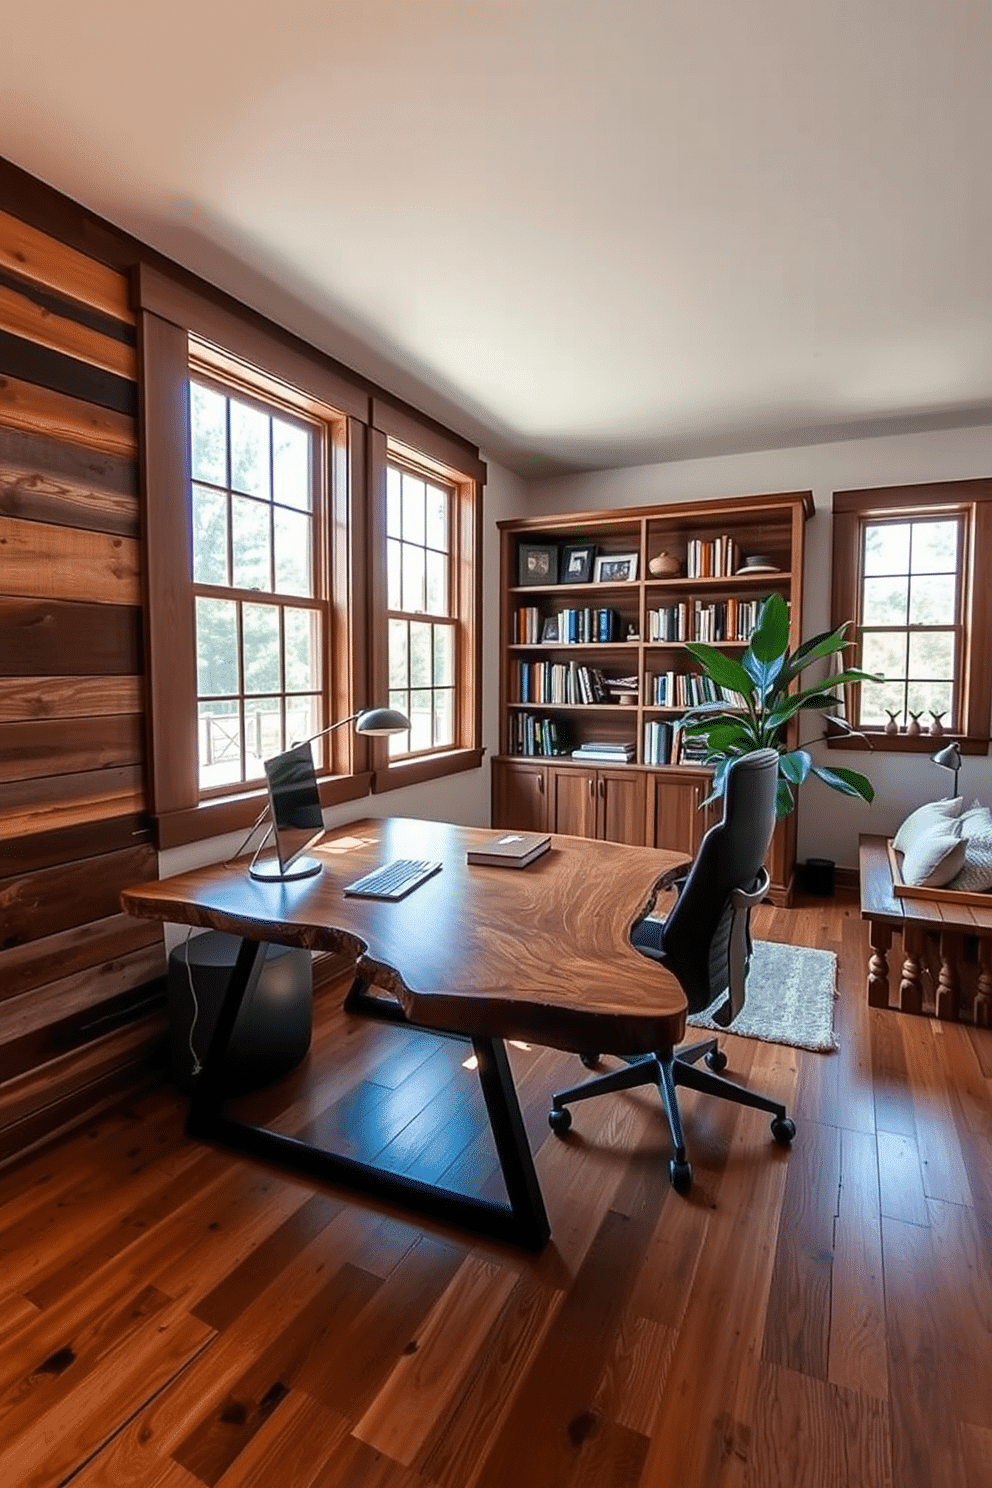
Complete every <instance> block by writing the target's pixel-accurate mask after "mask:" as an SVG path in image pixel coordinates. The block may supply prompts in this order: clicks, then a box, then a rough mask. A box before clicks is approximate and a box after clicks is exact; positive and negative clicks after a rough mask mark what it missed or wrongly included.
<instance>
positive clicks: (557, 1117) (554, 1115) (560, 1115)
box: [548, 1106, 572, 1137]
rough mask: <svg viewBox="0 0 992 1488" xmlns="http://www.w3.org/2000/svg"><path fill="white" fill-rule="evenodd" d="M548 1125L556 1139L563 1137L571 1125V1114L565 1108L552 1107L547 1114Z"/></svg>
mask: <svg viewBox="0 0 992 1488" xmlns="http://www.w3.org/2000/svg"><path fill="white" fill-rule="evenodd" d="M548 1125H549V1126H550V1128H551V1130H552V1131H553V1132H554V1134H555V1136H556V1137H563V1136H564V1135H565V1133H566V1132H567V1131H568V1129H569V1127H570V1126H571V1125H572V1113H571V1111H570V1110H569V1109H568V1107H567V1106H552V1107H551V1110H550V1111H549V1112H548Z"/></svg>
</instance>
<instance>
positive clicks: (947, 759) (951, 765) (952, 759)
mask: <svg viewBox="0 0 992 1488" xmlns="http://www.w3.org/2000/svg"><path fill="white" fill-rule="evenodd" d="M930 759H931V761H932V762H933V764H935V765H940V767H941V769H942V770H953V771H954V785H953V787H952V789H951V795H952V796H956V795H957V793H958V771H959V770H960V768H961V751H960V749H959V748H958V746H957V742H956V741H955V742H954V743H951V744H945V745H944V748H943V749H938V750H937V753H936V754H932V755H931V756H930Z"/></svg>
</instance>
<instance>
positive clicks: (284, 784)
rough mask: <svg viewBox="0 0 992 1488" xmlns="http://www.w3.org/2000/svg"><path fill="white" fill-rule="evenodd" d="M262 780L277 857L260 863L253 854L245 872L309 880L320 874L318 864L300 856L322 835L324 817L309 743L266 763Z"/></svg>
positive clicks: (313, 860) (252, 874)
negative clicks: (264, 782) (265, 791)
mask: <svg viewBox="0 0 992 1488" xmlns="http://www.w3.org/2000/svg"><path fill="white" fill-rule="evenodd" d="M265 778H266V781H267V782H268V787H269V812H270V816H271V828H270V830H271V831H272V832H273V834H274V835H275V840H276V853H277V856H276V857H275V858H267V859H265V861H264V862H261V863H259V862H258V861H257V857H258V854H257V853H256V855H255V859H253V860H252V863H251V866H250V868H249V870H248V871H249V873H250V874H251V876H252V878H260V879H268V880H269V881H273V880H274V881H276V882H279V881H284V880H289V879H294V878H310V877H311V876H312V875H313V874H315V873H319V872H320V870H321V864H320V863H319V862H318V860H317V859H316V858H307V857H303V856H302V854H303V853H305V852H306V850H307V848H308V847H312V846H313V844H314V843H315V842H316V841H317V840H318V838H319V837H320V836H321V834H322V833H323V830H324V817H323V813H322V811H321V809H320V792H319V790H318V789H317V774H316V771H315V770H314V767H313V752H312V751H311V748H310V744H309V741H308V742H307V743H305V744H297V745H296V747H295V748H294V749H287V750H286V752H285V754H277V755H275V756H274V757H273V758H272V759H268V760H266V761H265Z"/></svg>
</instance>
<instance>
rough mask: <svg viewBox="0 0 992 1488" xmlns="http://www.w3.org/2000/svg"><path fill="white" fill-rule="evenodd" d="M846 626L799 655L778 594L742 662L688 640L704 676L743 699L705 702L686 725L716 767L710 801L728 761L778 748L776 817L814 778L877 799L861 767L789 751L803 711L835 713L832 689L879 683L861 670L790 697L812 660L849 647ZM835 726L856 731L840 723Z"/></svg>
mask: <svg viewBox="0 0 992 1488" xmlns="http://www.w3.org/2000/svg"><path fill="white" fill-rule="evenodd" d="M847 629H848V626H847V624H846V623H845V624H844V625H841V626H839V627H838V628H837V630H834V631H824V632H823V633H822V634H821V635H817V636H813V638H812V639H811V640H808V641H804V642H803V644H802V645H801V646H797V647H796V650H795V651H790V650H789V611H788V607H787V605H786V603H785V600H784V599H783V598H782V596H781V595H780V594H772V595H771V596H770V597H769V598H768V599H767V600H766V601H765V603H764V604H763V605H762V607H761V611H760V613H759V615H758V623H757V625H756V626H755V629H754V632H753V634H752V636H751V640H750V643H749V644H748V647H747V650H746V651H745V652H744V655H743V656H742V657H741V659H740V661H735V660H734V659H733V657H731V656H728V655H727V654H726V653H725V652H723V651H717V650H715V649H714V647H712V646H706V645H703V644H702V643H701V642H698V641H695V642H690V643H689V645H688V646H687V648H686V649H687V650H689V651H691V652H692V654H693V656H694V657H695V658H696V660H697V661H698V662H699V665H700V667H701V668H702V670H703V672H704V673H705V675H706V676H707V677H708V678H709V679H710V681H711V682H713V683H714V684H715V685H716V686H717V687H718V688H720V689H721V691H723V692H724V693H726V692H728V691H729V692H731V693H733V694H736V697H737V698H738V699H739V700H740V701H739V703H738V702H736V701H735V702H731V701H729V700H725V701H723V702H714V703H702V704H700V705H699V706H698V707H694V708H690V709H689V710H688V712H687V713H686V714H685V716H684V718H683V719H682V720H681V722H682V728H683V731H684V733H685V735H686V736H687V737H689V738H695V739H700V740H702V741H703V742H704V744H705V746H706V755H705V763H706V764H711V765H713V766H714V773H713V789H712V791H711V792H710V795H709V796H708V797H707V800H708V801H714V800H717V799H718V798H719V797H720V796H721V795H722V794H723V781H724V775H725V774H726V771H727V766H728V765H729V764H730V762H731V760H733V759H736V758H737V757H738V756H739V755H742V754H749V753H750V752H751V750H753V749H776V750H778V755H779V762H778V771H779V778H778V793H777V798H776V803H775V807H776V815H778V816H780V817H781V816H787V815H788V814H789V812H790V811H791V810H792V809H793V807H794V806H795V794H794V790H793V787H795V786H797V785H802V783H803V781H804V780H805V779H806V778H807V776H809V775H815V776H817V778H818V779H819V780H822V781H823V782H824V784H825V785H829V786H830V787H831V788H832V789H833V790H836V791H840V792H841V793H842V794H843V795H845V796H858V797H860V798H861V800H863V801H872V800H874V797H875V790H874V787H873V786H872V784H871V782H870V781H869V780H867V779H866V778H865V776H864V775H859V774H858V772H857V771H856V770H847V769H843V768H841V767H840V766H834V767H833V768H831V769H828V768H827V767H826V766H824V765H817V764H814V762H813V759H812V756H811V755H810V754H809V752H808V751H807V750H806V749H804V748H802V747H801V746H800V747H798V748H796V749H790V748H789V746H788V744H787V741H786V726H787V724H788V723H789V722H790V720H791V719H793V718H795V717H796V715H797V714H798V713H801V712H806V711H810V710H819V711H825V710H826V709H828V708H835V707H836V706H837V705H838V704H839V703H840V701H841V699H840V698H839V697H838V696H837V695H836V694H835V693H834V692H832V691H829V690H827V688H828V687H829V688H835V687H842V686H843V685H844V684H845V683H846V682H866V681H875V680H878V679H877V678H874V677H873V676H872V674H871V673H870V672H863V671H861V670H860V669H859V668H857V667H851V668H849V669H848V670H846V671H840V672H836V673H834V675H833V676H831V677H830V679H829V683H828V684H825V683H820V684H818V685H817V686H814V687H810V688H807V689H805V690H803V689H802V688H799V689H798V690H797V691H795V692H790V691H789V688H790V687H791V685H792V684H793V683H794V682H796V681H798V679H799V676H800V674H801V673H802V672H803V671H805V669H806V667H808V666H811V665H812V664H813V662H816V661H822V660H823V659H824V658H825V657H829V656H833V655H836V654H837V653H839V652H840V651H842V650H843V649H844V647H845V646H846V645H848V644H849V642H848V641H847V640H846V639H845V636H846V632H847ZM831 722H832V723H833V724H834V725H836V726H839V727H842V728H844V729H846V730H847V731H848V732H849V733H853V732H855V730H853V729H851V728H850V725H849V724H848V723H847V721H846V720H845V719H843V718H840V717H837V716H834V717H832V719H831Z"/></svg>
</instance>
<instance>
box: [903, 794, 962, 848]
mask: <svg viewBox="0 0 992 1488" xmlns="http://www.w3.org/2000/svg"><path fill="white" fill-rule="evenodd" d="M963 805H964V796H952V797H951V799H950V800H948V801H927V803H926V805H925V806H917V808H916V810H915V811H911V812H910V813H909V815H908V816H907V818H906V820H905V821H904V822H903V824H902V826H901V827H900V828H899V830H898V832H897V833H896V835H895V836H894V837H893V839H892V846H893V847H894V848H897V849H898V851H899V852H908V850H909V849H910V848H911V847H912V845H913V843H914V842H915V841H916V839H917V837H922V836H923V834H924V833H925V832H928V831H929V830H930V829H931V828H932V827H936V826H943V825H946V823H947V822H948V821H952V820H953V819H954V818H955V817H959V816H960V815H961V807H962V806H963Z"/></svg>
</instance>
